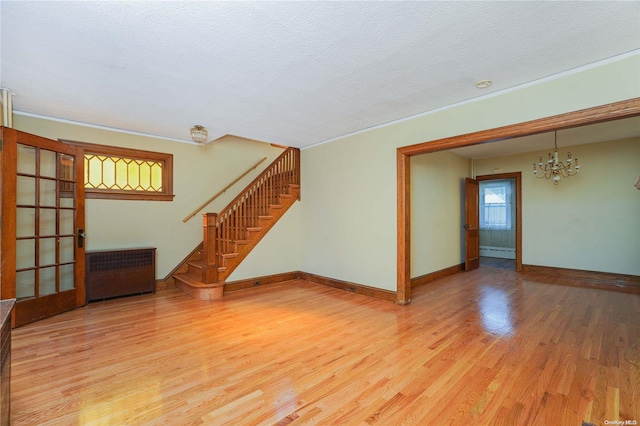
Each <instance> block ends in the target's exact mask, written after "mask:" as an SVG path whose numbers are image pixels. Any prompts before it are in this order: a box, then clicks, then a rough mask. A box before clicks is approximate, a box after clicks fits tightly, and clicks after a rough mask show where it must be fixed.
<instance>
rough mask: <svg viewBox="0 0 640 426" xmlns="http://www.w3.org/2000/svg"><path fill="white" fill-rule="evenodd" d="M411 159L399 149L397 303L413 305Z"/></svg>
mask: <svg viewBox="0 0 640 426" xmlns="http://www.w3.org/2000/svg"><path fill="white" fill-rule="evenodd" d="M410 160H411V159H410V158H409V156H408V155H405V154H403V153H402V152H400V150H399V149H398V151H397V155H396V169H397V174H398V177H397V192H398V214H397V219H396V222H397V224H396V226H397V232H398V248H397V262H398V264H397V268H398V277H397V279H398V282H397V291H396V303H397V304H398V305H408V304H409V303H411V250H410V247H411V244H410V241H411V205H410V203H411V190H410V188H411V169H410V167H411V161H410Z"/></svg>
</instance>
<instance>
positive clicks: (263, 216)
mask: <svg viewBox="0 0 640 426" xmlns="http://www.w3.org/2000/svg"><path fill="white" fill-rule="evenodd" d="M258 219H262V220H271V219H273V215H261V216H258Z"/></svg>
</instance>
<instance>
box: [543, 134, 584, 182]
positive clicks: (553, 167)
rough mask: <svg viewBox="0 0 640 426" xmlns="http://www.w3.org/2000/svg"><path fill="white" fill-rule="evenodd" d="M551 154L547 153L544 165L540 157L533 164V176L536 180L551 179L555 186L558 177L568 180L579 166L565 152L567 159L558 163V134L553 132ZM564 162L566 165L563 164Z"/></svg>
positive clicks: (576, 160) (576, 171)
mask: <svg viewBox="0 0 640 426" xmlns="http://www.w3.org/2000/svg"><path fill="white" fill-rule="evenodd" d="M553 135H554V143H553V146H554V148H553V154H552V153H549V158H548V159H547V162H546V163H543V162H542V156H541V157H540V160H539V161H538V164H536V163H533V174H534V175H535V176H536V177H537V178H538V179H543V178H544V179H553V184H554V185H557V184H558V181H559V180H560V177H565V178H568V177H569V176H573V175H575V174H577V173H578V171H579V170H580V166H579V165H578V159H577V158H576V159H575V161H574V159H573V158H571V153H570V152H567V159H566V160H565V161H564V162H563V161H558V132H553ZM565 162H566V163H567V164H565Z"/></svg>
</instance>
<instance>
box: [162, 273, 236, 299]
mask: <svg viewBox="0 0 640 426" xmlns="http://www.w3.org/2000/svg"><path fill="white" fill-rule="evenodd" d="M173 278H174V279H175V282H176V287H177V288H179V289H180V290H182V291H183V292H184V293H186V294H188V295H189V296H191V297H194V298H196V299H199V300H220V299H222V294H223V292H224V282H223V281H220V282H217V283H209V284H205V283H203V282H202V281H200V280H197V279H194V278H193V277H192V276H191V275H189V274H176V275H174V276H173Z"/></svg>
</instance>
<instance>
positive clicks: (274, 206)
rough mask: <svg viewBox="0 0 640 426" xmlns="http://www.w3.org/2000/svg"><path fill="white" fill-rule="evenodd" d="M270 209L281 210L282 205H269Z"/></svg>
mask: <svg viewBox="0 0 640 426" xmlns="http://www.w3.org/2000/svg"><path fill="white" fill-rule="evenodd" d="M269 208H270V209H281V208H282V204H269Z"/></svg>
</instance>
